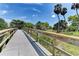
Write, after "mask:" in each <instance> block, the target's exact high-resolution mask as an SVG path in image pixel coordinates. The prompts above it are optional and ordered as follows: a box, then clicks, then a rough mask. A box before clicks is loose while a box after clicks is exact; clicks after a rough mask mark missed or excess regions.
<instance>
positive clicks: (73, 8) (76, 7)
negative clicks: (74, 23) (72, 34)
mask: <svg viewBox="0 0 79 59" xmlns="http://www.w3.org/2000/svg"><path fill="white" fill-rule="evenodd" d="M71 9H72V10H75V11H76V14H77V16H78V17H79V15H78V9H79V3H73V4H72V6H71Z"/></svg>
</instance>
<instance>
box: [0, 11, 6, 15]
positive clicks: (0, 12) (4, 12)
mask: <svg viewBox="0 0 79 59" xmlns="http://www.w3.org/2000/svg"><path fill="white" fill-rule="evenodd" d="M7 12H8V11H7V10H0V15H4V14H6V13H7Z"/></svg>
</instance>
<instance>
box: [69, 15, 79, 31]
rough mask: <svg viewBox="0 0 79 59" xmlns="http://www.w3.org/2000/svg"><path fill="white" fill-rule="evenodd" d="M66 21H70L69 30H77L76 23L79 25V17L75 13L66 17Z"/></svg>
mask: <svg viewBox="0 0 79 59" xmlns="http://www.w3.org/2000/svg"><path fill="white" fill-rule="evenodd" d="M68 19H69V20H68V21H70V22H71V25H70V26H69V31H76V30H77V31H78V30H79V29H78V27H79V26H78V25H79V18H78V16H76V15H73V16H69V17H68Z"/></svg>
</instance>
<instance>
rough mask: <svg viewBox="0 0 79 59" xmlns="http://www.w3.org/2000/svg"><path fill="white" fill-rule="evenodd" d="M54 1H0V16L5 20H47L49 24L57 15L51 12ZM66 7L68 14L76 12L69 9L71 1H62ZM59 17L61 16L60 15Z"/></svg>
mask: <svg viewBox="0 0 79 59" xmlns="http://www.w3.org/2000/svg"><path fill="white" fill-rule="evenodd" d="M54 5H56V4H55V3H54V4H53V3H33V4H32V3H29V4H27V3H1V4H0V18H4V19H5V21H7V22H11V20H12V19H20V20H23V21H26V22H31V23H33V24H35V23H36V22H38V21H42V22H48V23H49V24H50V25H51V26H52V25H53V24H55V23H56V22H57V21H58V18H57V15H56V14H55V13H54V12H53V9H54ZM62 5H63V7H66V8H67V9H68V10H67V12H68V13H67V14H66V15H65V16H66V20H68V19H67V17H68V16H70V15H74V14H76V13H75V11H74V10H71V5H72V4H71V3H65V4H64V3H63V4H62ZM60 18H61V19H63V17H62V16H61V15H60Z"/></svg>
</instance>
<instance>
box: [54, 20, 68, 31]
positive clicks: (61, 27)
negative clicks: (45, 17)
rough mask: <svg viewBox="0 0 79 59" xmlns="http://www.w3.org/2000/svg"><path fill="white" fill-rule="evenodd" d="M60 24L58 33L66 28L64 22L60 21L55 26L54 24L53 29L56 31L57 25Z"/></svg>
mask: <svg viewBox="0 0 79 59" xmlns="http://www.w3.org/2000/svg"><path fill="white" fill-rule="evenodd" d="M59 23H60V27H59V30H60V32H62V31H64V30H65V29H66V28H67V22H66V21H65V20H60V21H59V22H57V23H56V24H54V27H53V29H54V30H57V29H58V26H57V25H58V24H59Z"/></svg>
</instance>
